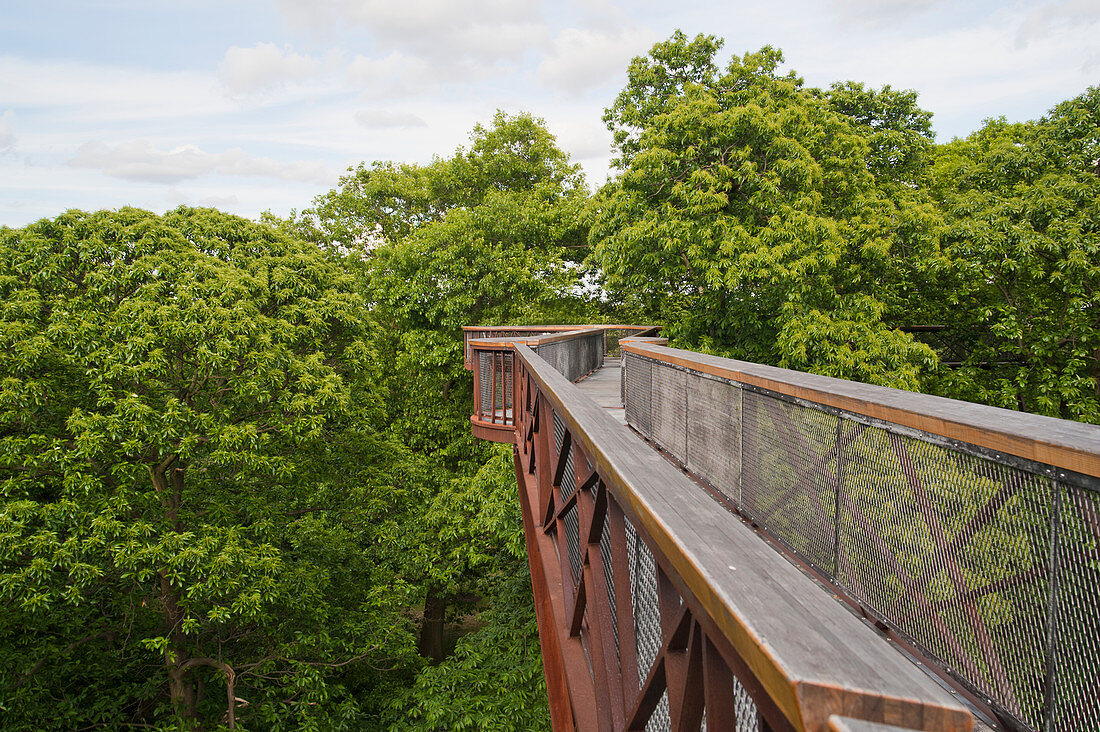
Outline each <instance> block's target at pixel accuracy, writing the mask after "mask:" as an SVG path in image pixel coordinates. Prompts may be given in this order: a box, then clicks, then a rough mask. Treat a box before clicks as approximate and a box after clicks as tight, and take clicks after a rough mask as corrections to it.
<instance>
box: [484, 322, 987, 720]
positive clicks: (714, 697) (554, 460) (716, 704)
mask: <svg viewBox="0 0 1100 732" xmlns="http://www.w3.org/2000/svg"><path fill="white" fill-rule="evenodd" d="M583 337H584V336H581V335H577V336H574V337H570V338H567V339H564V341H561V342H568V341H572V342H574V343H575V344H576V345H577V346H578V348H580V347H581V346H580V344H581V343H583ZM589 337H590V336H589ZM536 345H541V344H536ZM492 347H499V348H500V349H501V352H502V354H503V353H504V352H505V351H510V354H511V356H512V359H511V361H510V362H507V361H505V360H504V359H500V360H499V361H494V362H493V363H500V364H502V365H503V364H505V363H509V364H510V367H511V369H512V381H511V385H512V397H511V401H510V405H511V413H510V417H511V421H512V423H511V425H510V426H508V427H505V426H503V425H502V426H501V428H500V430H499V431H498V432H497V434H496V436H497V437H503V434H504V432H505V431H506V430H507V429H509V428H510V429H511V437H512V441H513V442H514V457H515V468H516V478H517V483H518V485H519V488H520V499H521V505H522V509H523V518H524V528H525V534H526V541H527V547H528V556H529V561H530V566H531V576H532V585H533V588H534V592H535V599H536V611H537V615H538V620H539V632H540V639H541V643H542V649H543V661H544V666H545V669H546V679H547V690H548V696H549V699H550V704H551V715H552V719H553V724H554V728H555V729H583V730H587V729H614V730H634V729H638V730H640V729H675V730H688V729H691V730H698V729H699V728H700V725H701V724H702V722H703V721H704V719H705V724H706V729H707V730H735V729H736V730H744V729H773V730H781V729H798V730H825V729H834V730H844V729H867V728H868V727H867V724H870V723H877V724H886V725H896V726H898V727H901V728H905V729H927V730H966V729H970V728H971V726H972V724H973V719H972V716H971V714H970V712H969V711H968V710H967V709H966V708H965V707H963V706H962V705H960V704H959V703H958V702H957V701H956V700H955V699H954V698H953V697H952V696H951V694H949V693H947V692H945V691H943V690H942V689H941V688H940V687H939V686H937V685H936V684H935V683H933V682H932V681H931V680H930V678H929V677H928V676H927V675H926V674H925V673H924V672H923V671H921V670H920V669H919V668H918V667H917V666H915V665H914V664H912V663H911V662H910V661H909V660H907V659H906V658H905V657H903V656H902V655H901V654H899V653H898V652H897V651H896V650H895V649H893V648H891V647H890V645H889V644H888V643H887V642H886V641H885V640H883V639H882V638H881V637H879V636H878V635H877V634H876V633H875V632H874V631H873V630H872V629H871V628H870V627H869V626H868V625H866V624H865V623H863V622H862V621H861V620H859V619H858V618H857V617H856V616H855V615H854V614H852V613H851V612H849V611H848V610H847V609H845V607H844V606H843V605H841V604H839V603H837V602H835V601H834V600H832V599H831V598H829V597H828V595H825V594H823V592H822V590H821V588H820V587H819V586H818V585H817V584H815V583H814V581H813V580H812V579H810V578H809V577H808V576H807V574H805V573H804V572H803V571H801V570H800V569H799V568H798V567H796V566H795V565H794V564H792V563H791V562H789V561H787V560H786V559H785V558H784V557H783V556H782V555H780V554H779V553H777V552H775V551H774V550H773V549H772V548H771V547H769V546H768V545H767V543H765V542H764V541H762V540H761V539H760V537H759V536H758V535H757V534H756V533H755V532H754V531H753V529H752V528H751V527H750V526H749V525H747V524H746V523H744V522H743V521H742V520H741V519H740V518H739V517H738V516H737V515H736V514H735V513H733V512H731V511H729V510H726V509H724V508H723V507H722V505H720V504H719V503H718V502H716V501H715V500H714V498H713V497H712V496H710V495H708V493H707V492H706V491H705V490H703V489H702V488H701V487H700V485H699V483H697V482H696V481H694V480H693V479H692V478H691V477H690V476H688V475H687V474H685V473H684V472H682V471H681V470H679V469H677V468H676V467H675V466H674V465H673V464H672V463H671V462H669V460H667V459H666V458H665V457H663V456H662V455H661V454H660V453H659V452H658V451H656V450H654V449H653V448H652V447H649V446H647V445H646V444H645V442H644V441H642V440H640V439H639V437H638V435H637V434H635V433H634V432H632V431H631V430H630V429H628V428H626V427H624V426H623V425H622V424H620V423H619V422H617V421H616V420H615V419H613V418H612V417H611V416H610V415H609V414H608V412H607V411H606V410H604V409H602V408H601V407H598V406H597V405H596V404H595V403H594V402H593V401H592V400H590V399H589V398H588V397H587V396H585V395H584V394H583V393H581V391H580V390H579V389H578V388H577V387H576V386H575V385H574V384H573V383H571V380H570V379H569V378H567V377H566V376H564V375H563V374H561V373H559V371H558V370H557V369H555V368H554V366H553V365H551V363H549V362H548V361H547V360H546V359H545V358H543V357H542V356H541V355H540V354H539V353H536V352H535V350H534V349H533V348H532V347H530V346H528V345H527V343H526V342H519V341H516V340H512V341H509V343H508V344H507V345H505V344H503V343H501V342H497V343H496V344H491V343H488V342H481V343H478V344H477V345H476V349H475V350H482V349H485V350H487V351H488V350H491V348H492ZM652 348H657V347H655V346H651V345H648V344H642V343H636V342H627V343H624V345H623V351H624V356H625V358H626V359H627V364H628V372H627V375H626V377H627V380H629V379H630V378H631V371H630V368H631V367H630V366H629V364H630V363H631V361H630V359H631V358H648V356H641V355H640V354H641V350H638V349H652ZM477 361H478V359H475V363H474V372H475V378H476V377H477V376H478V363H477ZM501 383H502V384H503V383H504V381H503V380H502V381H501ZM624 388H625V385H624ZM493 403H494V406H495V404H496V402H495V401H494V402H493ZM659 406H660V402H658V407H659ZM636 407H637V405H635V407H631V405H630V403H629V402H628V404H627V410H628V412H630V411H631V409H636ZM650 409H653V402H652V401H651V402H650ZM483 413H484V412H482V414H483ZM475 417H478V415H477V414H475ZM478 421H479V420H476V419H475V421H474V425H475V431H476V429H477V424H478ZM502 441H503V440H502Z"/></svg>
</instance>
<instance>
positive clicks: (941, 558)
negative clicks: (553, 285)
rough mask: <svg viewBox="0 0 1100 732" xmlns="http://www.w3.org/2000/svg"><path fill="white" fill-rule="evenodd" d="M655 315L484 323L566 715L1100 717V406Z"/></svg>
mask: <svg viewBox="0 0 1100 732" xmlns="http://www.w3.org/2000/svg"><path fill="white" fill-rule="evenodd" d="M656 332H657V331H656V329H653V328H647V327H635V326H621V325H612V326H603V325H601V326H531V327H501V328H480V327H478V328H467V329H466V363H467V368H469V369H470V370H471V371H473V374H474V379H475V389H474V414H473V415H472V416H471V425H472V429H473V432H474V434H475V435H476V436H478V437H481V438H484V439H489V440H494V441H498V442H505V443H511V444H512V445H513V453H514V459H515V468H516V478H517V483H518V487H519V494H520V501H521V506H522V513H523V520H524V530H525V534H526V542H527V549H528V558H529V562H530V567H531V578H532V585H533V589H534V594H535V605H536V612H537V616H538V623H539V634H540V642H541V645H542V651H543V662H544V666H545V670H546V682H547V693H548V697H549V700H550V708H551V717H552V721H553V725H554V728H555V729H558V730H565V729H580V730H589V729H613V730H643V729H645V730H660V729H673V730H698V729H701V728H705V729H707V730H753V729H761V730H784V729H795V730H833V731H834V732H842V731H846V730H850V731H852V732H855V731H856V730H862V731H865V732H871V731H872V730H878V731H879V732H884V731H885V730H890V729H924V730H968V729H971V728H972V727H973V726H974V722H975V719H978V720H979V723H989V724H992V725H994V726H999V727H1003V728H1006V729H1030V730H1071V729H1095V728H1098V727H1100V694H1098V693H1097V692H1098V691H1100V689H1098V688H1097V687H1098V685H1100V682H1098V681H1097V678H1098V672H1100V660H1098V654H1097V650H1098V649H1097V646H1098V645H1100V589H1098V588H1100V510H1098V508H1097V500H1098V494H1097V491H1098V490H1100V428H1097V427H1095V426H1091V425H1084V424H1079V423H1074V422H1067V421H1063V420H1056V419H1050V418H1046V417H1039V416H1035V415H1030V414H1024V413H1019V412H1011V411H1007V410H1002V409H996V408H992V407H985V406H981V405H976V404H970V403H965V402H958V401H953V400H949V399H942V398H939V397H933V396H928V395H924V394H914V393H909V392H903V391H898V390H895V389H886V388H882V387H875V386H869V385H866V384H859V383H854V382H849V381H843V380H839V379H833V378H828V377H823V376H817V375H813V374H805V373H799V372H794V371H789V370H785V369H778V368H774V367H769V366H762V365H759V364H751V363H745V362H740V361H733V360H730V359H724V358H718V357H714V356H709V355H703V354H698V353H692V352H688V351H683V350H679V349H673V348H668V347H667V346H666V342H665V341H664V340H663V339H660V338H658V337H655V336H656ZM830 595H832V596H830Z"/></svg>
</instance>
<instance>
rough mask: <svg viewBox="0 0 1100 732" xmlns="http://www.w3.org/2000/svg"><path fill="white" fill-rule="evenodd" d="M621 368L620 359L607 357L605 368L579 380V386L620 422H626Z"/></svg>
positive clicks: (604, 362) (604, 361)
mask: <svg viewBox="0 0 1100 732" xmlns="http://www.w3.org/2000/svg"><path fill="white" fill-rule="evenodd" d="M620 368H621V366H620V363H619V359H617V358H605V359H604V360H603V368H601V369H599V370H598V371H596V372H595V373H592V374H589V375H588V376H586V377H584V379H582V380H581V381H578V382H577V388H578V389H580V390H581V391H582V392H584V393H585V394H586V395H588V398H589V399H591V400H592V401H594V402H596V404H599V405H600V406H601V407H603V408H604V409H606V410H607V411H608V412H610V413H611V416H612V417H614V418H615V419H616V420H618V422H619V424H626V410H625V409H624V408H623V405H622V402H621V401H620V399H621V396H620V394H619V386H620V384H619V373H620Z"/></svg>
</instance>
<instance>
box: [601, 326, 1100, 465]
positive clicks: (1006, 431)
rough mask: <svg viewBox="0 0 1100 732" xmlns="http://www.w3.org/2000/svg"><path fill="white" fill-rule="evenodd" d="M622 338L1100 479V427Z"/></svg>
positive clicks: (760, 383)
mask: <svg viewBox="0 0 1100 732" xmlns="http://www.w3.org/2000/svg"><path fill="white" fill-rule="evenodd" d="M647 341H648V339H646V340H639V339H630V340H626V339H624V340H623V341H622V349H623V351H624V352H626V353H633V354H636V355H639V356H644V357H646V358H651V359H654V360H656V361H660V362H663V363H667V364H672V365H674V366H679V367H682V368H686V369H690V370H692V371H698V372H701V373H704V374H710V375H711V376H717V377H719V378H723V379H729V380H731V381H736V382H740V383H743V384H749V385H752V386H756V387H760V388H763V389H768V390H770V391H773V392H777V393H779V394H784V395H786V396H790V397H795V398H798V399H803V400H805V401H808V402H814V403H816V404H822V405H825V406H828V407H833V408H836V409H842V410H845V411H847V412H852V413H855V414H859V415H863V416H865V417H870V418H873V419H879V420H882V421H884V422H891V423H893V424H896V425H900V426H902V427H908V428H910V429H915V430H920V431H921V432H926V433H931V434H933V435H938V436H940V437H942V438H945V439H946V440H948V441H952V440H954V441H959V442H965V443H969V444H971V445H977V446H979V447H982V448H986V449H988V450H992V451H995V452H999V453H1004V454H1007V455H1012V456H1016V457H1019V458H1025V459H1027V460H1032V461H1035V462H1038V463H1043V464H1046V465H1051V466H1054V467H1056V468H1059V469H1061V470H1066V471H1072V472H1075V473H1080V474H1083V475H1087V476H1092V477H1100V427H1098V426H1096V425H1091V424H1084V423H1081V422H1072V421H1069V420H1063V419H1056V418H1053V417H1043V416H1039V415H1036V414H1028V413H1026V412H1016V411H1013V410H1010V409H1000V408H998V407H989V406H985V405H983V404H973V403H970V402H962V401H957V400H954V399H946V398H943V397H937V396H931V395H929V394H918V393H915V392H909V391H902V390H900V389H891V388H887V387H882V386H873V385H871V384H861V383H858V382H854V381H845V380H843V379H836V378H832V377H830V376H820V375H818V374H809V373H804V372H801V371H792V370H789V369H781V368H777V367H774V366H763V365H761V364H756V363H750V362H747V361H737V360H734V359H729V358H721V357H719V356H711V355H708V354H703V353H694V352H692V351H684V350H680V349H678V348H668V347H666V346H664V345H657V344H655V343H652V342H647Z"/></svg>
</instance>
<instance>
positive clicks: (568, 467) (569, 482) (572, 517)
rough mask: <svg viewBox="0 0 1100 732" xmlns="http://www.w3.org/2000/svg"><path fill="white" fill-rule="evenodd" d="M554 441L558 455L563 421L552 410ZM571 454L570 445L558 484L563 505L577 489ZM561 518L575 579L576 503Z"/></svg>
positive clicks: (577, 561) (578, 556)
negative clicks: (559, 483)
mask: <svg viewBox="0 0 1100 732" xmlns="http://www.w3.org/2000/svg"><path fill="white" fill-rule="evenodd" d="M554 442H555V444H556V445H557V450H556V451H555V453H556V454H557V455H560V454H561V448H562V445H563V444H565V423H564V422H562V421H561V417H559V416H558V414H557V412H554ZM573 454H574V453H573V449H572V447H570V449H569V452H568V453H566V457H565V470H564V471H563V472H562V476H561V485H560V486H558V497H559V498H560V500H561V504H559V505H564V504H565V501H566V500H568V498H569V497H570V496H572V495H573V491H575V490H576V489H577V482H576V476H575V474H574V472H573ZM562 520H563V522H564V523H565V545H566V548H567V549H568V551H569V566H570V568H571V569H572V570H573V579H574V580H576V579H577V578H578V577H580V574H581V549H580V524H579V521H578V519H577V506H576V504H574V505H573V507H572V508H570V509H569V511H567V512H566V514H565V516H563V517H562Z"/></svg>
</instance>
